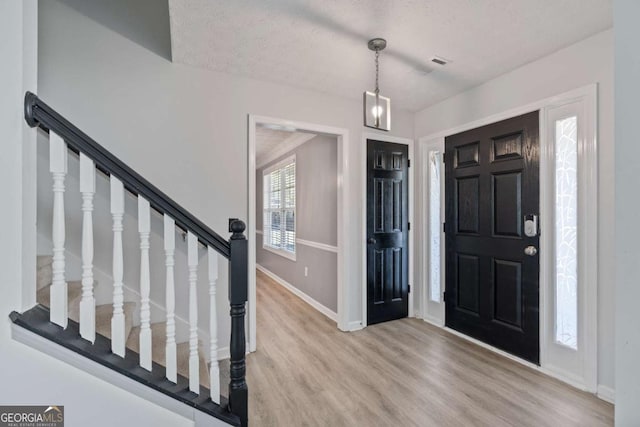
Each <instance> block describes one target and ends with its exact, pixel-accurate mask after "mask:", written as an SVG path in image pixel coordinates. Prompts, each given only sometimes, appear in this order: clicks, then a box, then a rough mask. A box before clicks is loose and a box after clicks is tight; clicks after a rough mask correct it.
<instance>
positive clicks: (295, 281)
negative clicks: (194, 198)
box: [256, 136, 338, 312]
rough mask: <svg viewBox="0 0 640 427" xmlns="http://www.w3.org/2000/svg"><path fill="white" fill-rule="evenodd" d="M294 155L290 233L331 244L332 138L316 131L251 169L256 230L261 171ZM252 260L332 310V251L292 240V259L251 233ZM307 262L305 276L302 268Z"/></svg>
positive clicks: (335, 183) (334, 207) (334, 211)
mask: <svg viewBox="0 0 640 427" xmlns="http://www.w3.org/2000/svg"><path fill="white" fill-rule="evenodd" d="M292 154H295V155H296V227H297V229H296V238H298V239H303V240H308V241H312V242H317V243H324V244H327V245H331V246H336V245H337V241H338V235H337V230H338V226H337V219H338V214H337V209H338V168H337V161H338V143H337V139H336V138H335V137H329V136H316V137H315V138H312V139H310V140H309V141H308V142H306V143H304V144H302V145H301V146H299V147H297V148H296V149H294V150H292V151H290V152H288V153H287V154H284V155H282V156H281V157H280V158H278V159H276V160H274V161H272V162H270V163H269V164H267V165H265V166H264V167H263V168H261V169H258V170H257V171H256V226H257V229H258V230H262V227H263V223H262V193H263V192H262V182H263V180H262V173H263V171H264V170H265V169H266V168H268V167H269V166H270V165H272V164H274V163H277V162H278V161H279V160H282V159H283V158H285V157H288V156H290V155H292ZM256 239H257V240H256V261H257V263H258V264H259V265H261V266H263V267H265V268H266V269H267V270H269V271H271V272H273V273H275V274H276V275H278V276H280V277H281V278H283V279H284V280H286V281H287V282H289V283H290V284H291V285H293V286H295V287H296V288H298V289H299V290H301V291H302V292H304V293H305V294H307V295H308V296H310V297H311V298H313V299H314V300H316V301H318V302H319V303H320V304H322V305H324V306H325V307H327V308H329V309H330V310H331V311H333V312H336V311H337V307H338V300H337V298H338V297H337V272H338V270H337V254H336V253H335V252H329V251H326V250H323V249H318V248H314V247H310V246H307V245H303V244H299V243H298V244H296V261H292V260H290V259H288V258H285V257H283V256H280V255H278V254H275V253H273V252H270V251H268V250H266V249H263V248H262V235H259V234H258V235H257V236H256ZM305 267H307V268H308V276H307V277H305V275H304V268H305Z"/></svg>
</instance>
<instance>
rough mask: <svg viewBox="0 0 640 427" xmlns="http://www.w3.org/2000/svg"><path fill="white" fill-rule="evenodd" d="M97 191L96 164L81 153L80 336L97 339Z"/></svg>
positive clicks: (91, 339)
mask: <svg viewBox="0 0 640 427" xmlns="http://www.w3.org/2000/svg"><path fill="white" fill-rule="evenodd" d="M95 192H96V166H95V164H94V163H93V160H91V159H90V158H88V157H87V156H85V155H84V154H82V153H80V193H82V299H81V300H80V336H81V337H82V338H84V339H86V340H88V341H91V342H94V341H95V339H96V300H95V298H94V296H93V195H94V194H95Z"/></svg>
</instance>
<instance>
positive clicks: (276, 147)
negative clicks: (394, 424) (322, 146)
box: [256, 126, 316, 167]
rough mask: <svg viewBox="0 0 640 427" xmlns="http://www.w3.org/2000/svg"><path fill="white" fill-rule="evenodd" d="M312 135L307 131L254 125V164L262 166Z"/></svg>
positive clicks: (312, 135)
mask: <svg viewBox="0 0 640 427" xmlns="http://www.w3.org/2000/svg"><path fill="white" fill-rule="evenodd" d="M314 136H316V135H315V134H313V133H308V132H298V131H294V130H280V129H271V128H268V127H264V126H256V165H257V166H258V167H262V166H264V165H265V164H266V163H267V162H270V161H271V160H275V158H277V157H278V156H279V155H280V154H284V153H285V152H286V151H287V150H288V149H289V148H292V147H294V146H298V145H300V144H303V143H305V142H306V141H308V140H310V139H311V138H313V137H314Z"/></svg>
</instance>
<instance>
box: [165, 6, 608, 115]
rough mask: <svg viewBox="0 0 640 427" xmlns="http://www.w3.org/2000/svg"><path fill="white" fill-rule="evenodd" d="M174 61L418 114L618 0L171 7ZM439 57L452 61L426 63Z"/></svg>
mask: <svg viewBox="0 0 640 427" xmlns="http://www.w3.org/2000/svg"><path fill="white" fill-rule="evenodd" d="M169 9H170V20H171V43H172V57H173V60H174V61H175V62H180V63H184V64H189V65H194V66H200V67H206V68H210V69H213V70H216V71H221V72H226V73H231V74H236V75H242V76H247V77H252V78H256V79H261V80H269V81H274V82H279V83H284V84H288V85H293V86H297V87H301V88H308V89H314V90H318V91H322V92H326V93H329V94H334V95H338V96H347V97H349V98H353V99H361V97H362V92H363V91H364V90H367V89H369V90H370V89H372V88H373V86H374V63H373V58H374V55H373V52H371V51H369V50H368V49H367V41H368V40H369V39H370V38H373V37H384V38H386V39H387V41H388V46H387V49H386V50H385V51H383V52H382V54H381V60H380V69H381V72H380V91H381V93H382V94H383V95H386V96H390V97H391V100H392V107H395V108H402V109H407V110H410V111H417V110H420V109H422V108H424V107H427V106H429V105H432V104H434V103H436V102H438V101H441V100H443V99H446V98H448V97H450V96H453V95H455V94H456V93H459V92H462V91H464V90H465V89H467V88H470V87H473V86H476V85H478V84H481V83H483V82H485V81H487V80H490V79H491V78H494V77H496V76H498V75H500V74H503V73H505V72H507V71H510V70H512V69H515V68H517V67H519V66H521V65H523V64H525V63H527V62H530V61H533V60H535V59H537V58H540V57H542V56H545V55H548V54H550V53H552V52H554V51H556V50H558V49H561V48H562V47H565V46H568V45H570V44H572V43H575V42H577V41H579V40H582V39H584V38H586V37H588V36H590V35H592V34H595V33H597V32H599V31H602V30H605V29H607V28H610V27H611V26H612V0H339V1H338V0H238V1H229V0H191V1H184V0H169ZM434 55H439V56H442V57H444V58H447V59H450V60H451V61H452V62H451V63H449V64H448V65H446V66H444V67H441V66H438V65H436V64H433V63H431V62H430V59H431V57H433V56H434Z"/></svg>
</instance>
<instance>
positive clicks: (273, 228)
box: [263, 156, 296, 260]
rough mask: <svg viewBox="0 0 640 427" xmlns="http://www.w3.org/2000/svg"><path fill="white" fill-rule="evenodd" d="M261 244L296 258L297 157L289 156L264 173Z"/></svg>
mask: <svg viewBox="0 0 640 427" xmlns="http://www.w3.org/2000/svg"><path fill="white" fill-rule="evenodd" d="M263 186H264V187H263V188H264V195H263V196H264V201H263V203H264V204H263V221H264V222H263V227H264V241H263V247H264V248H265V249H269V250H271V251H275V252H276V253H279V254H281V255H283V256H285V257H287V258H291V259H293V260H295V253H296V158H295V156H292V157H289V158H287V159H285V160H283V161H281V162H279V163H277V164H276V165H274V166H272V167H270V168H267V169H265V171H264V173H263Z"/></svg>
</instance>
